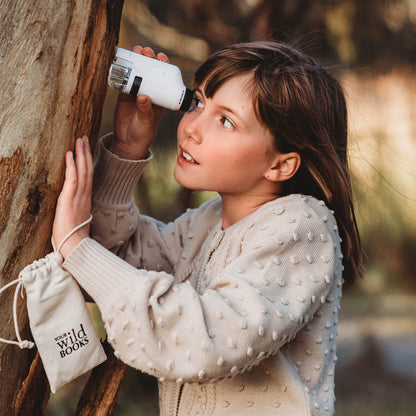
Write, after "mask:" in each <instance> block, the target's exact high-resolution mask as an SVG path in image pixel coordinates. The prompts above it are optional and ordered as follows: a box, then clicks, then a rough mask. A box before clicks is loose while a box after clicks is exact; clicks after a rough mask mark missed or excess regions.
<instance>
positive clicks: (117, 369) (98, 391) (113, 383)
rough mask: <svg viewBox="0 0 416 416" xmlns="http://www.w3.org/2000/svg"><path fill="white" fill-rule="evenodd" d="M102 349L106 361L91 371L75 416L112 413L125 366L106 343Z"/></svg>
mask: <svg viewBox="0 0 416 416" xmlns="http://www.w3.org/2000/svg"><path fill="white" fill-rule="evenodd" d="M104 349H105V352H106V354H107V361H105V362H103V363H102V364H100V365H99V366H97V367H95V368H94V369H93V370H92V372H91V375H90V377H89V379H88V382H87V384H86V386H85V388H84V390H83V392H82V394H81V398H80V400H79V402H78V406H77V409H76V411H75V416H110V415H112V414H113V412H114V409H115V407H116V404H117V398H118V393H119V390H120V385H121V381H122V379H123V376H124V372H125V370H126V364H124V363H122V362H121V361H120V360H118V359H117V358H116V357H115V356H114V350H113V349H112V348H111V346H110V344H108V343H107V342H105V344H104Z"/></svg>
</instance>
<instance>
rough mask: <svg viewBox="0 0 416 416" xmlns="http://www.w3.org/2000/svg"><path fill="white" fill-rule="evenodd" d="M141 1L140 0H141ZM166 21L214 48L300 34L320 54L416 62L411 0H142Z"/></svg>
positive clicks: (380, 64) (385, 64) (378, 62)
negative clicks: (171, 0) (206, 0)
mask: <svg viewBox="0 0 416 416" xmlns="http://www.w3.org/2000/svg"><path fill="white" fill-rule="evenodd" d="M136 1H139V0H136ZM141 2H142V3H143V4H145V5H146V6H147V7H148V9H149V10H150V11H151V12H152V13H153V14H154V16H156V17H157V18H158V19H159V20H160V21H161V22H163V23H165V24H166V25H168V26H171V27H173V28H176V29H177V30H179V31H180V32H182V33H186V34H188V35H192V36H197V37H200V38H202V39H206V40H207V42H208V43H209V46H210V50H215V49H218V48H219V47H221V46H223V45H225V44H229V43H233V42H236V41H248V40H253V39H259V38H261V39H264V38H268V39H279V40H285V41H293V40H295V39H296V40H299V39H301V41H302V42H303V43H304V46H305V47H306V48H308V49H309V50H310V48H313V53H314V54H318V56H321V57H328V58H331V59H337V60H339V61H340V62H341V63H343V64H345V65H349V66H351V65H352V66H355V65H372V67H373V68H374V69H383V70H384V69H387V68H389V67H391V66H395V65H400V64H414V63H415V60H416V55H415V53H414V45H415V40H416V22H415V19H414V17H413V18H412V13H411V6H412V4H413V3H412V0H368V1H365V2H362V1H361V0H243V1H241V0H214V1H210V2H204V1H200V0H177V1H175V2H172V3H170V4H169V7H166V3H165V2H164V1H163V0H152V1H150V0H142V1H141Z"/></svg>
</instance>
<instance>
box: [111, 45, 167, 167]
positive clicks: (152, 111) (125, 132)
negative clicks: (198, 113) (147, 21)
mask: <svg viewBox="0 0 416 416" xmlns="http://www.w3.org/2000/svg"><path fill="white" fill-rule="evenodd" d="M133 51H134V52H136V53H140V54H142V55H145V56H148V57H150V58H155V59H156V58H157V59H159V60H160V61H164V62H168V57H167V56H166V55H165V54H163V53H159V54H158V55H157V57H156V56H155V53H154V52H153V50H152V49H151V48H147V47H146V48H142V47H141V46H135V47H134V48H133ZM162 113H163V108H162V107H159V106H155V105H152V102H151V100H150V98H149V97H148V96H146V95H139V96H138V97H137V98H136V97H133V96H131V95H128V94H122V93H120V95H119V97H118V102H117V107H116V110H115V113H114V137H113V141H112V143H111V144H110V150H111V151H112V152H113V153H115V154H116V155H118V156H120V157H121V158H124V159H143V158H144V157H145V156H146V154H147V152H148V150H149V147H150V145H151V143H152V141H153V139H154V138H155V135H156V130H157V125H158V124H159V121H160V117H161V116H162Z"/></svg>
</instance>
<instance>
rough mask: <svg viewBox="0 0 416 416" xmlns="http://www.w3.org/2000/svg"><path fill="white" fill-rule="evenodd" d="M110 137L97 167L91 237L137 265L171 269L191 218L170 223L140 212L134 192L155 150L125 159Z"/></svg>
mask: <svg viewBox="0 0 416 416" xmlns="http://www.w3.org/2000/svg"><path fill="white" fill-rule="evenodd" d="M110 138H111V134H109V135H107V136H105V137H103V139H102V140H101V142H100V151H99V156H98V158H97V161H96V164H95V169H94V181H93V198H92V215H93V222H92V226H91V238H93V239H94V240H95V241H97V242H98V243H100V244H101V245H102V246H104V247H105V248H107V249H108V250H110V251H112V252H113V253H115V254H117V255H118V256H119V257H120V258H122V259H124V260H126V261H127V262H129V263H130V264H132V265H133V266H135V267H138V268H147V269H154V270H165V271H169V272H171V271H172V270H173V266H174V265H175V264H176V263H177V261H178V256H180V253H181V245H182V235H183V234H184V233H185V234H186V231H187V230H186V228H187V224H188V221H187V219H186V218H185V216H183V217H181V218H179V219H178V220H177V221H176V222H175V223H171V224H168V225H166V224H164V223H162V222H159V221H157V220H155V219H152V218H149V217H146V216H142V215H140V212H139V210H138V208H137V206H136V205H135V202H134V200H133V196H132V195H133V191H134V189H135V187H136V184H137V182H138V180H139V179H140V177H141V175H142V172H143V170H144V168H145V167H146V165H147V163H148V162H149V161H150V160H151V159H152V154H151V153H150V152H149V154H148V157H147V158H146V159H144V160H126V159H121V158H119V157H118V156H117V155H115V154H113V153H111V152H110V151H109V150H108V141H109V139H110Z"/></svg>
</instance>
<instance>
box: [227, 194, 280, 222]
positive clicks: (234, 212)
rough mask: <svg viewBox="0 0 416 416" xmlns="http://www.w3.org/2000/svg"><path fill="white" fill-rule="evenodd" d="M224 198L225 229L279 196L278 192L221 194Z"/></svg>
mask: <svg viewBox="0 0 416 416" xmlns="http://www.w3.org/2000/svg"><path fill="white" fill-rule="evenodd" d="M220 195H221V199H222V228H223V229H224V230H225V229H226V228H228V227H230V226H231V225H233V224H235V223H237V222H238V221H240V220H242V219H243V218H245V217H247V215H250V214H251V213H252V212H254V211H256V210H257V209H259V208H260V207H261V206H262V205H264V204H266V203H267V202H270V201H273V200H275V199H276V198H278V195H277V194H264V195H261V194H259V195H252V196H249V197H247V196H244V195H229V194H220Z"/></svg>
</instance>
